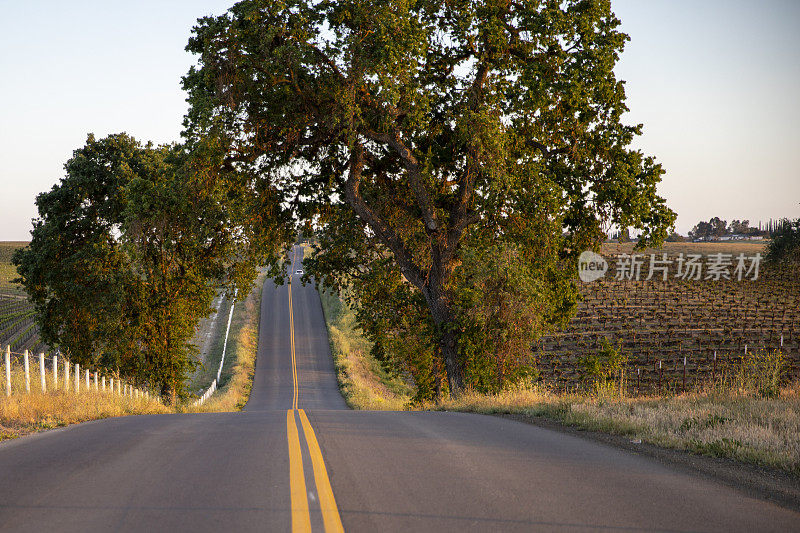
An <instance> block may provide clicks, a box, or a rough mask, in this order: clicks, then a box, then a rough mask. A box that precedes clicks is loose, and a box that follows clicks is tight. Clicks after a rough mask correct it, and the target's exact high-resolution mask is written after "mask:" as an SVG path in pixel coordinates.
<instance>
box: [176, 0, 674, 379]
mask: <svg viewBox="0 0 800 533" xmlns="http://www.w3.org/2000/svg"><path fill="white" fill-rule="evenodd" d="M618 26H619V21H618V20H617V18H616V17H615V16H614V15H613V13H612V12H611V10H610V5H609V2H607V1H600V0H597V1H589V0H566V1H508V0H505V1H501V0H494V1H489V0H486V1H466V0H448V1H432V0H431V1H427V0H418V1H411V0H406V1H402V0H401V1H396V0H395V1H365V0H344V1H336V2H331V1H310V0H286V1H272V0H245V1H242V2H239V3H237V4H236V5H234V6H233V7H232V8H231V9H230V11H229V12H228V13H226V14H225V15H223V16H220V17H210V18H204V19H201V20H200V21H199V24H198V25H197V26H196V27H195V29H194V35H193V37H192V38H191V40H190V42H189V45H188V48H187V49H188V50H190V51H191V52H193V53H195V54H197V55H198V56H199V58H198V64H197V66H196V67H194V68H192V69H191V71H190V72H189V74H188V75H187V76H186V77H185V79H184V84H185V88H186V89H187V90H188V93H189V102H190V105H191V108H190V111H189V114H188V115H187V121H186V126H187V130H186V133H187V136H188V139H189V140H190V142H200V140H202V139H205V140H206V141H205V142H208V139H214V140H215V141H214V142H215V143H216V145H217V146H220V147H222V149H223V150H224V151H225V152H226V156H225V161H224V163H223V164H222V165H221V170H220V172H222V173H223V174H225V173H226V172H229V173H231V174H232V175H235V176H236V177H237V179H241V177H242V176H248V177H249V179H251V180H252V182H251V187H252V188H253V189H254V190H255V189H256V188H262V189H267V190H270V191H273V192H274V194H276V195H277V197H276V198H274V199H275V201H278V202H279V204H280V205H281V206H284V207H287V208H290V209H291V210H292V211H293V216H294V217H295V218H296V219H297V220H299V221H300V222H301V223H304V224H306V225H307V226H309V227H311V228H313V229H314V230H315V231H317V234H318V236H319V238H320V241H321V242H322V243H324V244H325V246H324V247H322V248H321V249H320V250H319V251H318V253H319V256H318V259H317V261H316V262H315V263H314V265H313V266H314V269H313V271H314V274H315V275H316V276H317V277H318V278H320V279H322V280H323V281H326V282H327V283H328V284H330V285H336V284H337V283H340V284H341V283H344V284H346V283H347V280H348V279H353V277H354V276H355V277H356V278H358V277H359V276H361V277H362V278H363V279H372V281H379V280H380V279H382V278H381V276H379V275H378V270H377V269H380V268H383V269H384V270H385V271H386V272H388V271H389V270H391V269H392V268H394V269H396V270H397V273H398V275H400V274H401V275H402V278H401V279H400V283H402V286H401V285H398V284H396V283H395V284H393V285H392V286H393V287H395V288H397V290H398V291H400V292H404V291H406V289H411V290H412V293H413V294H412V295H411V297H416V296H418V297H419V299H420V301H422V302H424V305H425V307H426V308H427V313H428V316H429V319H430V323H431V328H429V329H430V331H431V332H432V333H431V334H432V335H434V336H435V340H436V343H437V353H438V355H437V357H438V363H436V364H434V368H433V372H437V368H436V367H437V365H438V364H441V366H443V368H444V371H445V372H446V377H447V384H448V385H449V388H450V390H451V391H453V392H457V391H459V390H461V389H463V387H464V386H465V369H466V366H467V365H468V364H470V361H471V360H474V358H475V357H480V354H477V355H476V353H475V351H474V350H472V349H469V350H468V349H466V348H465V344H466V343H465V342H464V338H465V335H467V329H468V328H466V329H465V327H464V321H465V320H468V319H469V316H470V314H469V313H468V312H465V309H464V305H467V306H468V305H472V304H475V305H478V304H480V305H485V306H486V312H487V313H495V314H496V316H497V317H507V318H503V319H502V320H500V319H498V321H496V323H495V326H488V325H486V326H485V327H484V326H482V327H483V328H484V329H486V328H490V327H500V328H506V329H508V330H509V331H507V332H506V331H503V332H501V333H503V334H505V333H508V334H510V335H513V331H512V330H513V329H515V328H516V327H511V326H513V325H514V324H516V325H520V324H522V323H523V322H524V323H525V324H531V323H532V322H531V321H530V320H528V319H525V320H523V322H519V320H518V318H519V317H517V318H514V317H510V315H509V314H508V312H507V305H506V304H507V303H508V302H506V300H502V301H501V300H498V302H497V304H496V305H495V304H492V303H490V302H486V298H483V297H480V298H475V297H474V296H469V295H466V296H465V293H464V290H465V289H469V288H470V286H471V284H473V282H474V280H475V279H476V278H475V277H474V274H475V273H476V272H477V271H478V270H479V269H478V266H480V263H481V262H485V261H486V260H487V257H490V256H493V255H502V256H503V257H505V258H506V259H505V260H504V261H499V262H496V263H497V265H500V264H505V265H507V266H510V267H513V268H515V267H514V265H517V266H519V267H520V268H522V269H523V270H525V271H526V274H525V276H523V277H524V278H525V279H527V280H528V281H526V282H525V284H526V285H527V286H531V284H532V283H533V285H536V283H534V282H535V279H534V278H536V279H539V281H542V282H543V285H546V284H547V283H548V279H553V280H555V283H556V284H558V283H560V281H563V280H564V279H566V278H569V277H572V276H574V265H573V263H572V262H571V259H573V258H574V256H575V254H576V253H579V252H580V251H581V250H582V249H584V248H589V247H593V246H596V245H597V244H598V242H600V240H601V239H602V237H603V235H604V230H606V229H608V227H609V225H611V224H614V225H617V226H618V227H631V228H636V229H638V230H640V232H641V238H642V242H643V243H646V242H651V243H652V242H657V241H660V240H662V239H663V238H664V237H665V236H666V234H667V231H668V229H669V227H670V226H671V225H672V223H673V221H674V213H673V212H672V211H671V210H669V209H668V208H667V207H666V205H665V203H664V201H663V199H662V198H660V197H659V196H658V194H657V191H656V186H657V184H658V183H659V181H660V179H661V175H662V174H663V171H662V169H661V167H660V165H658V164H657V163H656V162H655V161H654V160H653V158H651V157H646V156H645V155H643V154H642V153H641V152H640V151H638V150H635V149H633V148H631V142H632V141H633V140H634V137H635V136H636V135H637V134H638V133H639V132H640V128H641V126H636V125H625V124H624V123H623V121H622V115H623V113H624V112H625V111H626V110H627V108H626V107H625V92H624V87H623V83H622V82H621V81H619V80H617V79H616V77H615V75H614V71H613V68H614V65H615V63H616V61H617V59H618V57H619V53H620V52H621V51H622V48H623V44H624V42H625V40H626V39H627V37H626V35H624V34H623V33H621V32H620V31H619V30H618ZM331 250H335V253H333V252H332V251H331ZM487 254H489V255H487ZM465 262H471V264H467V263H465ZM475 262H477V264H476V263H475ZM493 268H494V267H493ZM497 268H499V267H497ZM386 269H388V270H386ZM494 271H495V272H497V270H496V268H495V270H494ZM491 272H492V269H491V268H490V269H488V270H487V269H484V270H483V274H481V275H480V276H478V277H479V278H481V279H482V280H483V281H482V282H481V283H480V286H481V287H484V290H483V292H481V293H480V294H482V295H486V294H489V293H490V292H491V291H492V290H498V291H501V292H503V291H505V292H504V294H505V295H506V296H513V291H514V290H515V289H514V284H513V283H512V284H508V283H494V282H492V281H491V279H490V278H492V274H491ZM559 273H560V274H559ZM370 275H373V276H374V278H369V276H370ZM487 276H488V277H487ZM537 276H539V277H538V278H537ZM395 279H396V277H395ZM531 280H533V282H532V281H531ZM363 287H364V286H363V285H362V288H363ZM503 287H505V289H504V288H503ZM533 292H536V294H538V296H537V298H538V301H539V302H544V301H548V300H549V302H550V304H549V305H552V306H554V307H556V308H559V309H566V308H569V303H570V302H574V298H575V294H574V291H572V292H570V291H565V292H564V294H563V296H561V297H559V296H558V295H557V294H555V295H554V294H549V293H548V291H547V290H546V288H545V289H542V290H537V291H532V293H533ZM362 293H363V291H362ZM392 294H395V296H396V295H397V294H399V293H397V292H395V293H392ZM414 295H416V296H414ZM385 296H386V297H393V296H391V295H390V294H388V293H387V294H386V295H385ZM398 298H399V297H398ZM406 300H407V299H406ZM469 302H472V304H470V303H469ZM512 303H513V305H516V306H520V305H525V302H524V301H523V302H518V301H517V302H512ZM545 307H546V306H545ZM557 314H558V313H555V314H554V313H552V309H544V308H543V309H542V316H545V317H548V316H551V315H552V316H553V317H555V315H557ZM508 317H510V318H508ZM473 318H474V319H475V320H478V321H480V320H483V319H482V318H480V317H473ZM555 319H556V318H553V320H555ZM475 320H473V321H472V322H471V323H474V322H475ZM548 320H549V319H546V320H545V321H544V322H547V321H548ZM534 322H535V321H534ZM498 342H499V343H500V344H502V342H504V341H502V339H500V340H498ZM498 342H495V343H488V344H487V343H479V344H480V345H482V346H498V345H499V344H498ZM469 344H470V345H474V343H469ZM473 348H474V346H473Z"/></svg>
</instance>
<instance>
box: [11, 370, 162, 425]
mask: <svg viewBox="0 0 800 533" xmlns="http://www.w3.org/2000/svg"><path fill="white" fill-rule="evenodd" d="M12 369H13V371H12V392H13V393H12V395H11V396H8V397H6V396H5V388H3V391H2V397H0V441H2V440H6V439H13V438H15V437H20V436H23V435H27V434H29V433H34V432H36V431H42V430H45V429H52V428H56V427H61V426H67V425H69V424H75V423H78V422H86V421H87V420H97V419H100V418H109V417H112V416H126V415H144V414H157V413H168V412H170V409H169V408H168V407H166V406H165V405H164V404H162V403H161V402H160V401H159V400H157V399H147V398H144V397H139V398H132V397H130V396H126V397H122V396H119V395H117V394H115V393H111V392H110V391H105V392H103V391H94V390H90V391H86V390H81V391H80V392H79V393H77V394H76V393H75V392H74V390H73V389H70V390H67V391H65V390H64V389H63V382H61V381H60V382H59V384H60V385H61V387H60V388H59V389H58V390H56V389H55V388H54V387H53V381H52V376H48V377H47V381H46V386H47V390H48V392H46V393H42V392H41V389H40V382H39V378H38V373H35V374H36V379H35V380H32V383H31V392H30V393H26V392H25V386H24V375H23V373H22V371H21V369H18V368H16V369H15V368H14V367H12ZM3 372H5V370H3ZM3 377H4V378H5V374H3ZM81 385H82V386H83V382H81Z"/></svg>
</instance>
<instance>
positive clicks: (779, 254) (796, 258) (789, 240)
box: [764, 218, 800, 264]
mask: <svg viewBox="0 0 800 533" xmlns="http://www.w3.org/2000/svg"><path fill="white" fill-rule="evenodd" d="M764 259H766V260H767V261H768V262H769V263H772V264H777V263H795V264H800V218H798V219H796V220H793V221H791V222H789V221H787V222H786V223H784V224H782V225H780V226H778V228H777V229H776V230H775V231H774V232H773V234H772V240H771V241H770V242H769V244H768V245H767V253H766V255H765V256H764Z"/></svg>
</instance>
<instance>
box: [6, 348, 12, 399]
mask: <svg viewBox="0 0 800 533" xmlns="http://www.w3.org/2000/svg"><path fill="white" fill-rule="evenodd" d="M5 363H6V396H11V345H10V344H7V345H6V361H5Z"/></svg>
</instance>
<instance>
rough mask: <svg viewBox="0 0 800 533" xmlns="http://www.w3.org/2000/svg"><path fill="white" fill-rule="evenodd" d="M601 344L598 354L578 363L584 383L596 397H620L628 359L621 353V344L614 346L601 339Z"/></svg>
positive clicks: (623, 387) (623, 388)
mask: <svg viewBox="0 0 800 533" xmlns="http://www.w3.org/2000/svg"><path fill="white" fill-rule="evenodd" d="M601 343H602V346H601V348H600V352H599V353H597V354H592V355H589V356H586V357H584V358H583V359H581V361H580V366H581V368H582V371H583V376H584V381H585V382H586V383H587V385H589V387H590V388H591V390H592V391H593V392H594V393H595V394H597V395H598V396H601V397H605V396H611V395H619V396H622V394H623V392H624V390H625V386H624V377H625V376H624V371H625V363H627V362H628V357H627V356H626V355H624V354H623V353H622V350H621V344H622V343H621V342H620V343H619V344H617V346H614V345H613V344H611V342H609V340H608V339H606V338H603V340H602V341H601Z"/></svg>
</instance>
